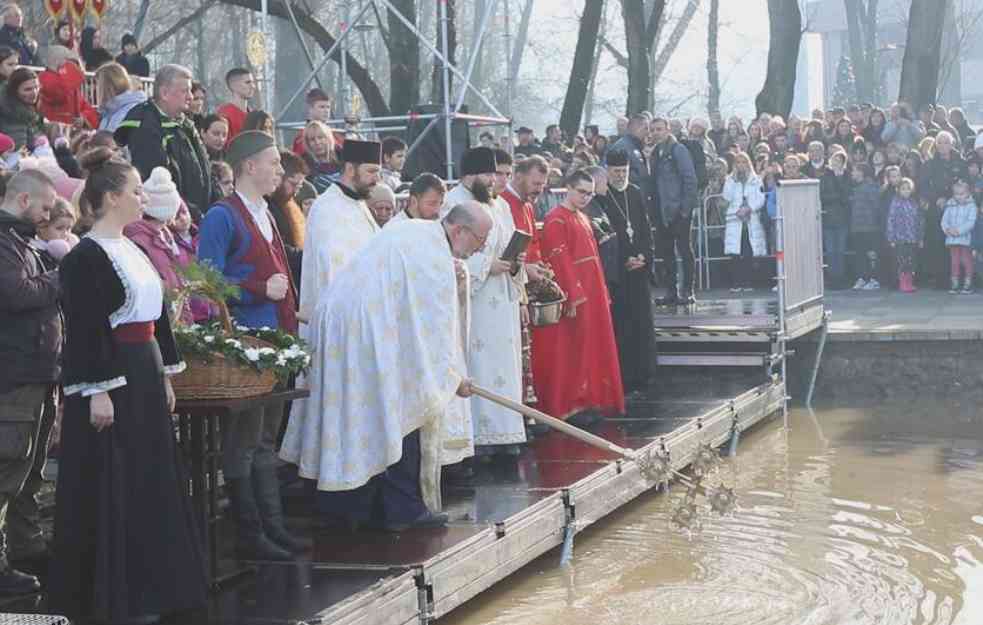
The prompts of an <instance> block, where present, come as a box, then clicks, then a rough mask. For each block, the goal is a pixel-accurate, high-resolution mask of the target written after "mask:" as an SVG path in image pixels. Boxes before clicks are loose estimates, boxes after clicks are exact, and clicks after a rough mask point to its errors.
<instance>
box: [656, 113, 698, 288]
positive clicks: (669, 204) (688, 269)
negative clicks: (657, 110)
mask: <svg viewBox="0 0 983 625" xmlns="http://www.w3.org/2000/svg"><path fill="white" fill-rule="evenodd" d="M651 129H652V134H653V135H654V137H655V143H656V145H655V149H654V150H652V165H651V167H652V178H653V179H654V184H655V212H654V215H653V219H652V221H653V222H654V223H655V230H656V248H657V249H658V250H660V251H659V255H660V257H661V259H662V271H663V273H664V274H665V276H666V278H667V283H666V289H667V291H666V295H665V297H664V298H662V299H661V300H660V301H659V303H660V304H662V305H673V304H677V303H680V302H683V303H691V302H693V301H695V299H696V298H695V296H694V294H693V287H694V282H693V279H694V275H693V266H694V264H695V263H696V258H695V257H694V255H693V242H692V239H691V237H690V225H691V224H692V220H693V209H694V208H696V206H697V204H698V203H699V198H698V195H697V179H696V168H695V167H694V166H693V159H692V157H691V156H690V153H689V150H688V149H686V146H684V145H683V144H682V143H680V142H679V141H678V140H677V139H676V137H675V136H673V134H672V132H670V130H669V122H668V121H667V120H666V119H665V118H662V117H657V118H655V119H653V120H652V124H651ZM677 253H678V254H679V255H680V256H681V257H682V259H683V282H682V290H681V291H680V290H679V289H678V286H677V275H676V254H677Z"/></svg>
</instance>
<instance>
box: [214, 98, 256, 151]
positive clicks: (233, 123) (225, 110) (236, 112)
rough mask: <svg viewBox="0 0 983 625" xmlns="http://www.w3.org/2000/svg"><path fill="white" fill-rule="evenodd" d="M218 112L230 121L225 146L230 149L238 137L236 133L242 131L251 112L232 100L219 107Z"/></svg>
mask: <svg viewBox="0 0 983 625" xmlns="http://www.w3.org/2000/svg"><path fill="white" fill-rule="evenodd" d="M216 113H217V114H218V116H219V117H222V118H225V120H226V121H227V122H229V136H228V138H227V139H226V140H225V147H226V149H228V147H229V145H230V144H231V143H232V140H233V139H235V138H236V135H238V134H239V133H240V132H242V127H243V125H244V124H245V123H246V115H249V112H248V111H244V110H242V109H241V108H239V107H238V106H236V105H235V104H232V103H231V102H227V103H226V104H223V105H222V106H220V107H218V111H216Z"/></svg>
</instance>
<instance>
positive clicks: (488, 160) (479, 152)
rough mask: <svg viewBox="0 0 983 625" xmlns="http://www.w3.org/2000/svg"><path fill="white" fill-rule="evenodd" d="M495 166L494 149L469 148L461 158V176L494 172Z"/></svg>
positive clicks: (496, 165)
mask: <svg viewBox="0 0 983 625" xmlns="http://www.w3.org/2000/svg"><path fill="white" fill-rule="evenodd" d="M497 167H498V164H497V163H496V162H495V150H493V149H491V148H483V147H477V148H471V149H470V150H468V151H467V152H465V153H464V157H463V158H462V159H461V175H462V176H477V175H479V174H494V173H495V170H496V169H497Z"/></svg>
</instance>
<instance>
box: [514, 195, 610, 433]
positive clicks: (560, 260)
mask: <svg viewBox="0 0 983 625" xmlns="http://www.w3.org/2000/svg"><path fill="white" fill-rule="evenodd" d="M540 251H541V253H542V256H543V260H544V261H546V262H547V263H549V264H550V266H551V267H552V268H553V271H554V272H555V273H556V278H555V279H556V282H557V283H558V284H559V285H560V288H561V289H563V292H564V293H566V295H567V304H568V305H569V304H574V303H575V304H578V306H577V316H576V317H573V318H570V317H567V316H565V315H564V316H563V318H562V319H561V320H560V322H559V323H556V324H553V325H548V326H540V327H536V328H533V332H532V345H533V350H532V372H533V382H534V383H535V388H536V396H537V397H538V398H539V404H538V407H539V409H540V410H542V411H543V412H545V413H547V414H549V415H552V416H554V417H557V418H560V419H566V418H568V417H570V416H572V415H574V414H576V413H578V412H582V411H584V410H597V411H599V412H601V413H602V414H606V415H611V414H624V412H625V394H624V389H623V387H622V384H621V368H620V365H619V364H618V346H617V343H616V342H615V339H614V325H613V324H612V321H611V305H610V301H611V299H610V297H609V296H608V288H607V286H606V285H605V284H604V270H603V269H602V268H601V259H600V256H599V255H598V251H597V243H596V242H595V241H594V234H593V230H592V229H591V225H590V220H589V219H587V217H586V216H584V214H583V213H580V212H573V211H570V210H569V209H567V208H565V207H564V206H562V205H561V206H557V207H556V208H554V209H553V210H552V211H550V213H549V214H548V215H547V216H546V222H545V225H544V226H543V233H542V237H541V239H540Z"/></svg>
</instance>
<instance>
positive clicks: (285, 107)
mask: <svg viewBox="0 0 983 625" xmlns="http://www.w3.org/2000/svg"><path fill="white" fill-rule="evenodd" d="M368 8H369V5H365V6H364V7H362V10H361V12H359V14H358V16H357V17H356V18H355V19H356V20H359V19H361V18H362V15H363V14H364V13H365V11H366V10H368ZM350 32H351V30H346V31H345V32H343V33H341V35H339V36H338V38H337V39H335V42H334V45H333V46H331V47H330V48H328V51H327V52H326V53H325V54H324V58H323V59H321V61H320V62H319V63H318V64H317V67H316V68H314V69H313V70H312V71H311V73H310V74H308V75H307V78H305V79H304V81H303V82H302V83H300V86H299V87H297V90H296V91H294V94H293V95H292V96H290V99H289V100H287V103H286V104H285V105H283V109H282V110H281V111H280V114H279V115H277V116H276V121H280V120H281V119H283V116H284V115H285V114H286V113H287V111H288V110H289V109H290V105H292V104H293V103H294V100H296V99H297V98H299V97H300V94H302V93H303V92H304V89H307V85H309V84H310V83H311V81H312V80H314V76H316V75H317V73H318V72H319V71H320V70H321V68H322V67H324V66H325V65H327V64H328V61H330V60H331V55H332V54H334V53H335V50H337V49H338V47H339V46H340V45H341V43H342V42H343V41H344V40H345V37H347V36H348V33H350ZM342 58H344V57H342Z"/></svg>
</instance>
